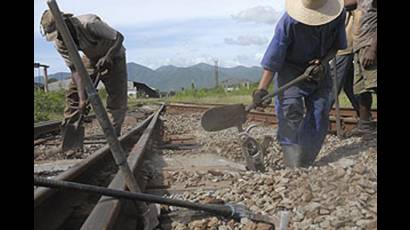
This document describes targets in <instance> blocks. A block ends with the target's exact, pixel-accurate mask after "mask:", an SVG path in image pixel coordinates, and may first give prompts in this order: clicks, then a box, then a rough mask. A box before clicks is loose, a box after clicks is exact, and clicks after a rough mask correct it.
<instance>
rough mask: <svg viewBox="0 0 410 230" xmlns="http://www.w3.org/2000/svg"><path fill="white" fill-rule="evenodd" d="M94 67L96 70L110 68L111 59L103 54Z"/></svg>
mask: <svg viewBox="0 0 410 230" xmlns="http://www.w3.org/2000/svg"><path fill="white" fill-rule="evenodd" d="M95 67H96V69H97V70H104V69H111V67H112V59H111V58H110V57H107V56H104V57H102V58H100V60H98V62H97V64H96V65H95Z"/></svg>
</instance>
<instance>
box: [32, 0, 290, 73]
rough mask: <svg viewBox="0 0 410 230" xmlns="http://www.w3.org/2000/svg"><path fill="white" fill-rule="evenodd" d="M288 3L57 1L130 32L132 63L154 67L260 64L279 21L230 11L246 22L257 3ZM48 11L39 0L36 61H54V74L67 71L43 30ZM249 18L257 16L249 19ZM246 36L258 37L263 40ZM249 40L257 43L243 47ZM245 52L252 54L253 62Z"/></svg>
mask: <svg viewBox="0 0 410 230" xmlns="http://www.w3.org/2000/svg"><path fill="white" fill-rule="evenodd" d="M283 2H284V1H283V0H252V1H249V0H209V1H202V2H201V1H192V0H174V1H169V0H153V1H142V0H117V1H113V0H87V1H84V0H58V4H59V7H60V9H61V10H62V11H65V12H71V13H74V15H80V14H85V13H94V14H97V15H99V16H100V17H101V18H102V19H103V20H104V21H105V22H106V23H108V24H109V25H110V26H112V27H113V28H115V29H118V30H119V31H120V32H121V33H123V35H124V36H125V41H124V46H125V47H126V49H127V61H129V62H131V61H133V62H137V63H139V64H142V65H145V66H149V67H151V68H158V67H160V66H162V65H166V64H172V65H176V66H189V65H194V64H197V63H198V62H205V63H209V64H212V63H213V58H218V59H219V60H220V65H221V66H235V65H238V64H241V65H243V64H244V63H247V65H259V61H260V60H254V59H256V58H254V54H255V53H257V52H264V50H265V48H266V45H267V41H266V40H265V42H266V43H265V44H263V45H262V42H264V40H263V37H266V38H270V37H272V33H273V28H274V25H267V24H262V23H259V24H253V23H237V21H238V20H239V19H237V20H232V17H231V15H237V16H238V18H242V19H243V20H242V21H246V20H245V18H246V17H243V16H244V15H245V16H246V14H245V13H244V12H245V11H246V9H253V8H255V7H256V6H258V5H259V6H265V5H270V6H272V7H273V8H274V9H275V10H277V11H282V9H283V4H282V3H283ZM256 8H258V7H256ZM259 8H260V7H259ZM45 9H47V4H46V1H44V0H34V59H35V61H40V62H42V63H46V64H49V65H50V69H49V72H50V74H51V73H54V72H59V71H68V68H67V67H66V66H65V64H64V61H63V59H62V58H61V57H60V55H59V54H58V53H57V51H56V50H55V48H54V47H53V45H52V44H51V43H49V42H46V41H45V39H44V38H42V37H41V35H40V33H39V23H40V17H41V14H42V12H43V11H44V10H45ZM271 9H272V8H271ZM250 18H252V17H248V19H250ZM248 21H249V20H248ZM251 21H252V20H251ZM253 21H254V22H255V21H256V22H257V21H258V20H256V19H255V20H253ZM259 21H261V20H259ZM262 21H263V20H262ZM265 21H266V20H265ZM243 35H258V36H260V38H256V37H253V38H252V37H251V36H243ZM241 36H242V37H241ZM228 37H229V38H228ZM224 38H227V39H228V43H229V42H232V43H238V44H242V46H240V47H238V46H237V45H227V44H226V43H225V42H224ZM229 39H231V40H229ZM247 43H249V44H253V45H244V44H247ZM258 44H260V45H258ZM238 55H239V57H238ZM240 55H249V60H248V58H247V57H245V56H240Z"/></svg>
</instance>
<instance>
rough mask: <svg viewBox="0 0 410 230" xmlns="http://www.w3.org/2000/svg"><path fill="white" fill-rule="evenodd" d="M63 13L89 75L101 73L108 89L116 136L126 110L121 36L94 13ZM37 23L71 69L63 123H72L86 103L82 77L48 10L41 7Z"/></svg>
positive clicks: (125, 81)
mask: <svg viewBox="0 0 410 230" xmlns="http://www.w3.org/2000/svg"><path fill="white" fill-rule="evenodd" d="M62 15H63V18H64V21H65V22H66V24H67V27H68V29H69V31H70V33H71V36H72V37H73V40H74V42H75V43H76V45H77V47H78V49H79V50H80V51H82V52H83V54H84V55H83V58H82V59H83V63H84V65H85V67H86V69H87V71H88V73H89V74H90V77H91V78H92V79H93V80H94V78H95V77H96V76H97V74H98V73H100V79H101V81H102V82H103V83H104V85H105V88H106V90H107V93H108V97H107V111H108V113H109V114H110V116H111V118H112V122H113V126H114V128H115V131H116V133H117V135H118V136H119V135H120V134H121V125H122V123H123V122H124V118H125V115H126V111H127V66H126V60H125V48H124V47H123V46H122V42H123V40H124V37H123V36H122V34H121V33H120V32H118V31H116V30H114V29H113V28H111V27H110V26H109V25H107V24H106V23H104V22H103V21H102V20H101V19H100V18H99V17H98V16H97V15H94V14H86V15H80V16H76V17H74V16H73V15H72V14H66V13H63V14H62ZM40 24H41V31H42V34H43V36H44V37H45V38H46V40H47V41H50V42H54V46H55V47H56V49H57V51H58V52H59V53H60V55H61V56H62V57H63V59H64V61H65V63H66V65H67V66H68V67H69V69H70V71H71V76H72V81H71V82H70V85H69V88H68V91H67V93H66V108H65V110H64V122H63V125H64V124H67V123H74V122H75V121H77V120H78V119H79V114H80V113H81V112H84V111H85V110H86V107H87V106H86V104H87V103H86V93H85V90H84V84H82V83H81V78H80V76H79V75H78V73H77V71H76V69H75V67H74V65H73V63H72V61H71V60H70V57H69V55H68V50H67V47H66V46H65V44H64V42H63V39H62V37H61V35H60V34H59V32H58V31H57V28H56V23H55V20H54V17H53V15H52V14H51V12H50V11H49V10H46V11H44V13H43V15H42V17H41V22H40Z"/></svg>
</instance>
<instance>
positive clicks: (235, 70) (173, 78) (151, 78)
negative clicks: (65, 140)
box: [34, 62, 263, 91]
mask: <svg viewBox="0 0 410 230" xmlns="http://www.w3.org/2000/svg"><path fill="white" fill-rule="evenodd" d="M127 71H128V80H129V81H137V82H143V83H145V84H147V85H148V86H150V87H153V88H156V89H159V90H160V91H171V90H173V91H179V90H181V88H191V86H192V83H194V85H195V87H196V88H198V89H199V88H212V87H214V86H215V67H214V66H212V65H209V64H205V63H199V64H196V65H193V66H189V67H176V66H173V65H167V66H161V67H159V68H158V69H155V70H153V69H150V68H148V67H146V66H143V65H139V64H137V63H133V62H130V63H127ZM262 71H263V69H262V68H261V67H245V66H236V67H231V68H227V67H219V68H218V76H219V82H220V83H221V82H223V81H225V82H239V81H241V80H244V81H245V80H247V81H249V82H257V81H259V79H260V77H261V74H262ZM51 78H55V79H57V80H65V79H68V78H70V74H69V73H68V72H58V73H55V74H50V75H49V79H51ZM34 81H35V82H40V83H43V77H42V76H37V77H35V78H34Z"/></svg>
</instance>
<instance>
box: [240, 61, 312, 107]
mask: <svg viewBox="0 0 410 230" xmlns="http://www.w3.org/2000/svg"><path fill="white" fill-rule="evenodd" d="M314 67H315V66H314V65H311V66H309V67H308V68H307V69H306V70H305V72H304V73H303V74H301V75H300V76H298V77H297V78H295V79H293V80H291V81H290V82H288V83H286V84H285V85H283V86H282V87H280V88H278V90H276V91H275V92H273V93H270V94H268V95H266V96H264V97H263V98H262V101H266V100H269V99H270V98H273V97H275V96H276V95H278V94H279V93H282V92H283V91H285V90H287V89H288V88H290V87H291V86H293V85H295V84H297V83H299V82H301V81H304V80H306V79H308V78H309V77H310V73H311V72H312V70H313V68H314ZM256 107H258V106H257V105H256V104H255V103H252V104H250V105H247V106H246V107H245V111H247V112H249V111H251V110H252V109H255V108H256Z"/></svg>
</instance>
